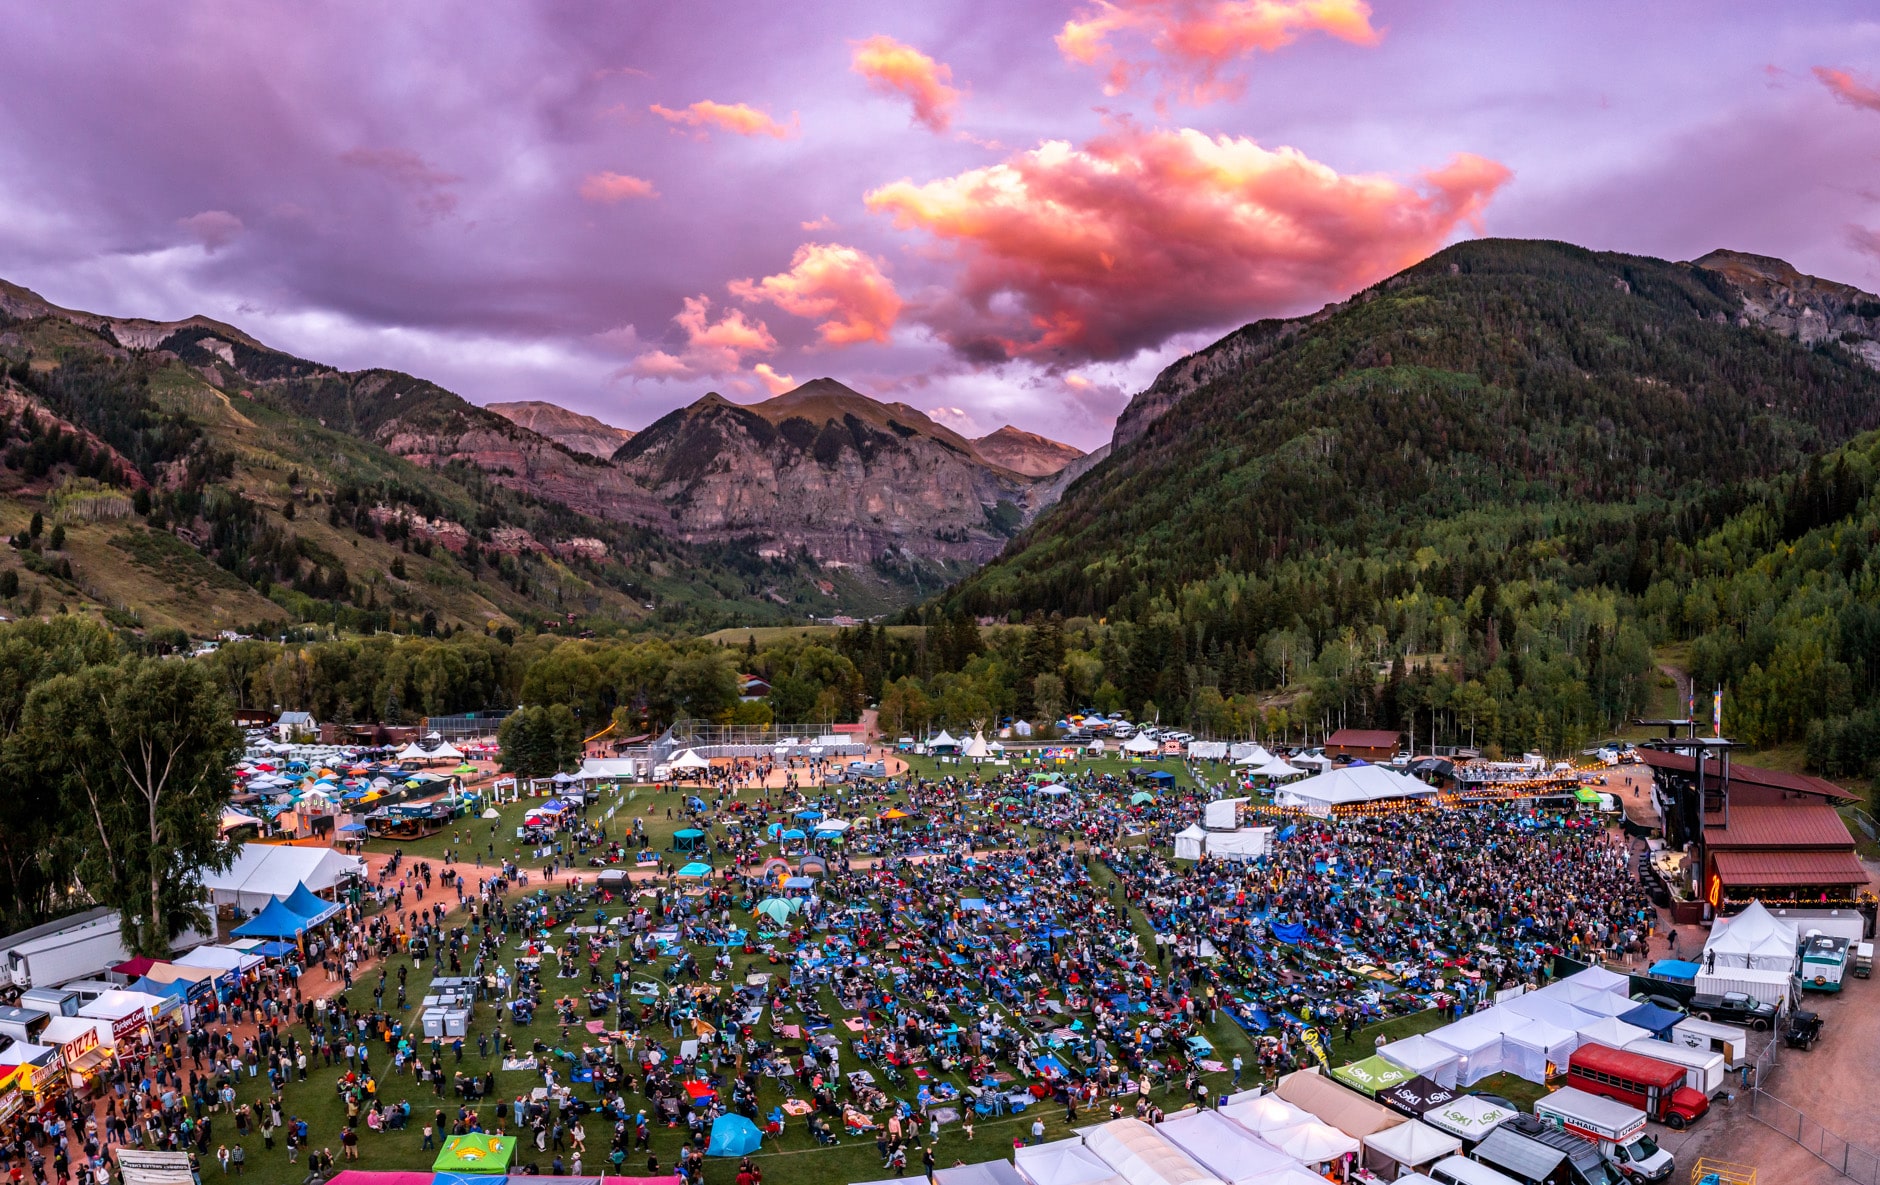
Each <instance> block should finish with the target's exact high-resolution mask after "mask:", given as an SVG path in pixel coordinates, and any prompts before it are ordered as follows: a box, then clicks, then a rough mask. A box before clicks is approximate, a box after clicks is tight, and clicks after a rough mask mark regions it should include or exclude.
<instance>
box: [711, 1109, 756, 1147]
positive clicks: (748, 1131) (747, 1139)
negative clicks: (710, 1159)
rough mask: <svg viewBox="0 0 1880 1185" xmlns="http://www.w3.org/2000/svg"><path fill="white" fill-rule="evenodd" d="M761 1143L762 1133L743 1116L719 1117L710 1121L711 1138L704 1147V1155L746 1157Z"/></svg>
mask: <svg viewBox="0 0 1880 1185" xmlns="http://www.w3.org/2000/svg"><path fill="white" fill-rule="evenodd" d="M763 1142H764V1133H762V1132H760V1131H758V1130H757V1125H756V1124H754V1123H752V1122H751V1121H750V1120H748V1119H746V1118H745V1117H744V1116H742V1115H720V1116H719V1117H718V1118H716V1119H714V1120H712V1138H711V1143H709V1144H707V1145H706V1146H705V1155H707V1156H748V1155H749V1154H750V1153H753V1152H755V1151H757V1146H758V1145H759V1144H762V1143H763Z"/></svg>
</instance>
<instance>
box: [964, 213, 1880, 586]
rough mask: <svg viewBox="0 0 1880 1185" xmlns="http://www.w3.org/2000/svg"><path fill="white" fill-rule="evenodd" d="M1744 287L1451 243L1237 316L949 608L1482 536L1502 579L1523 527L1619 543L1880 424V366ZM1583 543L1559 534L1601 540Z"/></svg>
mask: <svg viewBox="0 0 1880 1185" xmlns="http://www.w3.org/2000/svg"><path fill="white" fill-rule="evenodd" d="M1738 302H1739V297H1738V295H1737V293H1736V291H1735V289H1734V288H1733V287H1732V285H1731V283H1730V281H1729V280H1728V279H1727V278H1726V277H1724V276H1722V275H1721V274H1719V273H1716V272H1712V271H1709V270H1706V269H1703V268H1697V267H1693V266H1691V265H1686V264H1673V263H1666V262H1664V261H1661V260H1654V259H1646V258H1641V257H1636V256H1626V255H1615V254H1606V253H1597V252H1592V251H1586V250H1582V249H1580V248H1576V247H1571V246H1567V245H1564V244H1555V243H1537V242H1513V241H1494V240H1490V241H1481V242H1472V243H1467V244H1463V245H1460V246H1457V247H1454V248H1451V249H1449V250H1447V251H1444V252H1443V253H1441V254H1439V255H1437V256H1435V257H1433V258H1431V259H1429V260H1427V261H1425V262H1424V263H1422V264H1419V265H1417V266H1416V267H1413V268H1411V269H1409V270H1408V271H1406V272H1404V273H1402V274H1400V275H1398V276H1395V277H1393V278H1391V279H1389V280H1386V281H1384V282H1383V283H1381V284H1379V285H1377V286H1375V287H1373V288H1371V289H1368V290H1366V291H1364V292H1362V293H1360V294H1358V295H1357V296H1355V297H1354V298H1352V299H1351V300H1350V301H1348V302H1346V303H1345V304H1344V305H1343V306H1342V307H1339V308H1337V309H1335V310H1333V311H1331V312H1330V314H1329V315H1319V316H1316V317H1314V318H1312V319H1310V321H1309V322H1306V323H1303V324H1301V325H1299V326H1297V327H1296V328H1293V329H1292V330H1291V331H1289V332H1276V331H1275V328H1274V326H1273V325H1272V324H1271V323H1267V324H1266V325H1264V326H1262V327H1250V328H1249V330H1248V331H1242V335H1237V336H1244V335H1247V334H1249V333H1251V332H1254V331H1257V337H1258V339H1259V348H1258V349H1256V350H1252V351H1249V352H1248V356H1247V358H1246V361H1245V362H1244V364H1241V365H1235V366H1231V367H1228V368H1226V369H1225V371H1224V373H1221V374H1220V375H1218V376H1217V377H1214V378H1212V379H1211V381H1206V382H1204V383H1203V384H1202V385H1201V386H1200V387H1198V388H1197V389H1195V390H1194V391H1193V392H1192V393H1189V394H1187V395H1185V397H1182V398H1180V399H1179V400H1177V401H1175V402H1174V403H1173V406H1172V407H1170V408H1169V410H1167V411H1166V412H1165V413H1164V414H1163V415H1162V416H1161V417H1160V418H1159V419H1156V420H1155V421H1154V422H1153V423H1151V424H1150V425H1149V426H1148V427H1147V429H1146V431H1143V432H1142V434H1141V435H1140V436H1139V437H1138V438H1136V439H1134V440H1132V441H1129V442H1128V443H1126V444H1124V445H1123V446H1122V447H1121V448H1119V449H1118V450H1117V451H1115V452H1114V453H1113V454H1112V455H1111V456H1110V457H1109V458H1108V459H1107V460H1106V461H1105V462H1104V463H1103V464H1101V465H1099V466H1097V467H1096V468H1095V469H1093V470H1092V471H1091V472H1089V473H1087V474H1085V475H1084V476H1083V478H1082V479H1080V480H1079V481H1078V482H1077V483H1076V484H1075V485H1073V486H1072V487H1071V489H1070V490H1069V491H1068V492H1067V493H1066V495H1065V497H1064V498H1063V500H1062V501H1061V502H1060V503H1059V504H1058V505H1057V506H1056V507H1054V508H1053V509H1051V510H1050V511H1048V512H1046V513H1045V514H1043V515H1042V516H1040V518H1039V519H1038V520H1037V521H1036V522H1035V523H1034V524H1033V525H1032V526H1031V527H1029V528H1028V529H1027V530H1025V531H1024V532H1022V533H1021V534H1020V535H1019V536H1018V537H1017V538H1016V539H1014V540H1013V542H1012V544H1011V546H1010V547H1009V548H1008V549H1007V550H1006V552H1005V554H1004V555H1003V556H1002V557H1001V558H1000V559H999V560H998V561H996V562H994V563H993V564H991V565H989V566H988V567H987V568H985V569H984V570H982V571H981V572H979V573H977V574H975V575H974V576H972V577H970V578H968V579H967V580H966V581H964V582H963V583H962V584H961V585H960V586H959V587H958V588H957V589H956V590H955V592H954V593H953V594H952V597H951V602H952V603H953V604H954V605H957V606H959V607H962V608H965V609H967V610H968V611H971V612H977V613H1005V612H1009V611H1011V610H1019V611H1028V610H1033V609H1040V610H1047V611H1048V610H1051V609H1062V610H1063V611H1065V612H1082V613H1105V612H1123V613H1132V612H1133V611H1134V610H1135V609H1139V608H1140V607H1141V606H1142V605H1143V604H1145V603H1146V602H1147V601H1148V600H1149V599H1151V598H1153V597H1156V596H1158V595H1161V596H1174V595H1175V594H1176V593H1177V590H1179V589H1180V588H1181V587H1182V586H1183V585H1184V584H1188V583H1191V582H1196V581H1205V580H1207V579H1208V578H1209V577H1210V576H1212V575H1213V574H1215V573H1218V572H1223V571H1226V572H1259V571H1262V570H1267V569H1270V568H1272V567H1273V566H1274V565H1277V564H1281V563H1283V562H1286V561H1291V560H1300V559H1305V558H1309V557H1314V556H1325V555H1331V554H1340V553H1351V554H1367V555H1373V556H1379V557H1383V556H1390V555H1413V554H1414V553H1416V552H1417V550H1418V549H1419V548H1421V547H1424V546H1429V545H1431V544H1436V543H1440V542H1441V537H1442V536H1444V535H1451V534H1454V535H1458V536H1469V535H1475V536H1476V537H1477V538H1478V539H1479V541H1480V543H1481V544H1482V546H1483V547H1484V548H1485V549H1492V553H1491V554H1486V555H1484V557H1483V559H1482V562H1481V564H1480V565H1478V566H1479V567H1481V568H1482V569H1483V570H1484V571H1487V570H1488V569H1492V568H1496V567H1505V566H1506V561H1507V560H1509V559H1511V558H1514V559H1518V557H1519V552H1520V548H1519V547H1517V548H1516V550H1515V551H1513V552H1511V551H1509V550H1508V547H1509V545H1510V542H1511V539H1510V536H1509V532H1508V530H1507V528H1509V527H1510V526H1511V525H1513V524H1516V523H1527V524H1531V525H1532V530H1533V531H1537V532H1539V533H1540V534H1541V535H1543V536H1554V535H1558V534H1560V533H1561V532H1563V531H1564V532H1566V533H1567V534H1568V535H1571V534H1572V533H1573V532H1574V531H1575V530H1578V529H1580V528H1579V527H1577V526H1576V525H1575V524H1581V523H1591V522H1593V521H1595V520H1597V521H1600V522H1602V523H1604V524H1605V525H1604V526H1603V527H1601V528H1600V531H1601V532H1603V533H1604V534H1606V535H1611V534H1613V533H1614V531H1615V527H1614V525H1613V524H1614V522H1615V521H1617V520H1616V519H1615V517H1614V511H1615V510H1616V509H1619V508H1635V510H1637V511H1639V512H1640V514H1635V513H1633V512H1631V511H1625V512H1623V513H1620V514H1619V515H1618V518H1620V519H1625V520H1627V521H1625V522H1624V523H1623V524H1621V525H1619V526H1618V527H1617V528H1616V530H1617V532H1618V533H1620V534H1623V535H1627V536H1630V535H1632V534H1634V533H1635V532H1638V531H1643V532H1645V533H1646V535H1647V537H1649V536H1650V535H1652V534H1654V533H1656V532H1657V531H1658V527H1657V526H1654V525H1653V524H1651V523H1650V522H1648V521H1645V520H1646V519H1649V518H1651V517H1654V516H1657V515H1658V514H1659V512H1660V511H1662V510H1665V509H1668V508H1671V507H1674V506H1677V505H1681V504H1684V503H1686V502H1687V501H1689V500H1691V499H1699V500H1702V499H1704V498H1708V497H1713V496H1716V495H1718V494H1720V493H1722V494H1726V495H1727V493H1728V491H1730V490H1732V489H1735V488H1737V487H1738V486H1740V484H1741V483H1743V482H1745V481H1747V480H1751V479H1756V478H1761V477H1766V476H1769V475H1772V474H1775V473H1778V472H1781V471H1783V470H1785V469H1788V468H1792V467H1796V466H1799V465H1800V464H1801V463H1802V461H1803V460H1804V459H1805V458H1806V457H1808V456H1809V455H1811V454H1813V453H1816V452H1818V451H1820V450H1822V449H1824V448H1827V447H1830V446H1832V445H1835V444H1837V443H1839V442H1841V441H1843V440H1846V439H1847V438H1849V437H1850V436H1852V435H1853V434H1854V433H1856V432H1858V431H1861V430H1863V429H1866V428H1871V427H1873V426H1875V425H1876V424H1877V423H1880V374H1876V373H1875V372H1874V371H1873V370H1871V369H1870V368H1868V367H1867V366H1865V365H1863V364H1862V363H1861V362H1860V361H1859V360H1858V359H1857V357H1856V356H1855V355H1854V354H1853V353H1851V352H1850V351H1849V350H1847V349H1845V348H1843V347H1841V346H1838V345H1822V346H1818V347H1817V348H1813V349H1809V348H1803V347H1801V346H1798V345H1797V344H1795V343H1794V342H1791V341H1789V340H1786V339H1784V338H1783V337H1781V336H1779V335H1777V334H1776V333H1773V332H1770V331H1767V330H1763V329H1760V328H1754V327H1742V326H1739V325H1737V324H1736V323H1735V318H1736V317H1737V313H1738ZM1233 341H1234V339H1231V338H1230V339H1228V342H1224V343H1223V346H1226V345H1228V344H1229V343H1231V342H1233ZM1217 348H1219V347H1217ZM1601 508H1606V509H1604V510H1602V509H1601ZM1646 512H1648V513H1646ZM1641 514H1642V515H1643V517H1641ZM1515 533H1516V534H1525V533H1529V532H1528V530H1527V529H1526V528H1520V529H1517V530H1516V531H1515ZM1568 542H1569V541H1568V540H1567V539H1555V540H1554V544H1553V546H1551V547H1549V548H1547V549H1544V550H1548V551H1550V552H1554V553H1556V554H1564V555H1567V556H1568V557H1570V562H1586V561H1588V560H1591V559H1593V558H1595V557H1593V556H1592V555H1590V554H1589V553H1587V552H1585V551H1584V550H1583V551H1581V552H1580V553H1579V554H1577V555H1575V554H1573V552H1572V550H1571V548H1569V547H1567V544H1568ZM1563 549H1564V550H1563ZM1628 563H1629V561H1628ZM1621 572H1622V573H1623V569H1621Z"/></svg>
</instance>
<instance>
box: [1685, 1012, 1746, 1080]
mask: <svg viewBox="0 0 1880 1185" xmlns="http://www.w3.org/2000/svg"><path fill="white" fill-rule="evenodd" d="M1671 1043H1672V1044H1673V1045H1682V1046H1685V1047H1686V1048H1688V1049H1708V1050H1710V1052H1712V1053H1721V1054H1722V1055H1723V1064H1724V1066H1725V1068H1727V1069H1731V1070H1734V1069H1736V1068H1737V1067H1738V1066H1740V1065H1742V1064H1743V1063H1744V1062H1745V1061H1746V1060H1748V1058H1749V1034H1748V1033H1747V1032H1745V1031H1744V1030H1742V1029H1739V1028H1737V1027H1736V1026H1735V1025H1720V1024H1718V1023H1717V1022H1715V1021H1711V1020H1699V1019H1697V1018H1696V1017H1694V1016H1692V1017H1686V1018H1685V1019H1684V1020H1681V1021H1679V1022H1678V1023H1677V1024H1675V1025H1672V1026H1671Z"/></svg>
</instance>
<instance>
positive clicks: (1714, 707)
mask: <svg viewBox="0 0 1880 1185" xmlns="http://www.w3.org/2000/svg"><path fill="white" fill-rule="evenodd" d="M1710 735H1711V736H1714V737H1721V736H1722V735H1723V686H1722V685H1721V684H1719V685H1718V686H1717V690H1716V691H1715V692H1714V693H1713V694H1712V695H1711V698H1710Z"/></svg>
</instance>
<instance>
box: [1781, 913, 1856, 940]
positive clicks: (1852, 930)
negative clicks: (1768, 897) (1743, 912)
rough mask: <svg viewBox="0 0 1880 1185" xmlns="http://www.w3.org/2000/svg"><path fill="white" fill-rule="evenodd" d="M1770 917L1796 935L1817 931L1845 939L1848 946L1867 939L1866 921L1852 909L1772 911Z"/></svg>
mask: <svg viewBox="0 0 1880 1185" xmlns="http://www.w3.org/2000/svg"><path fill="white" fill-rule="evenodd" d="M1769 913H1770V916H1772V917H1776V918H1780V919H1781V920H1782V921H1785V922H1788V923H1789V924H1790V925H1792V926H1794V927H1795V932H1796V933H1797V934H1806V933H1808V932H1809V931H1810V930H1819V931H1820V932H1821V933H1823V934H1826V935H1828V936H1829V937H1831V938H1845V939H1847V941H1848V945H1849V946H1853V945H1856V944H1858V943H1860V942H1862V941H1864V940H1865V939H1866V938H1867V919H1866V917H1865V916H1864V915H1863V914H1861V912H1860V911H1859V910H1854V909H1772V910H1770V911H1769Z"/></svg>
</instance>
